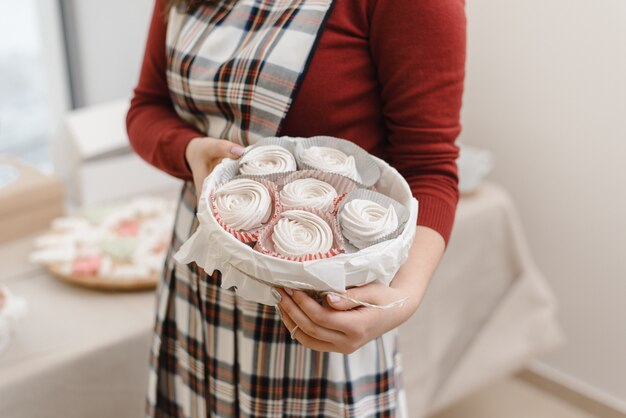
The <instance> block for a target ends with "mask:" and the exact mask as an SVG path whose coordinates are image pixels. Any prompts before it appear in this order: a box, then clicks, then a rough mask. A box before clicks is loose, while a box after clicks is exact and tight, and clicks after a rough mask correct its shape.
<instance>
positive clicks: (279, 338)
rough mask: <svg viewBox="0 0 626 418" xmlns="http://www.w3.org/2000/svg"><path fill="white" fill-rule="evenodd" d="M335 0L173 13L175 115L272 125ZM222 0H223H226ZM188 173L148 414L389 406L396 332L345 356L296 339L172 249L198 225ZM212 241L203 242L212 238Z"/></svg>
mask: <svg viewBox="0 0 626 418" xmlns="http://www.w3.org/2000/svg"><path fill="white" fill-rule="evenodd" d="M331 2H332V0H299V1H298V0H295V1H294V0H277V1H270V0H265V1H260V0H240V1H237V2H226V3H228V4H220V5H219V6H217V7H214V6H206V5H205V6H201V7H199V8H197V9H196V10H194V11H193V12H190V13H189V14H182V13H179V12H177V11H172V12H171V14H170V20H169V23H168V35H167V52H168V61H169V62H168V74H167V76H168V84H169V87H170V91H171V95H172V99H173V102H174V104H175V108H176V110H177V112H178V113H179V115H181V117H183V118H184V119H186V120H187V121H189V122H190V123H192V124H194V125H195V126H196V127H198V128H199V129H201V130H203V131H204V132H206V133H207V135H209V136H213V137H217V138H228V139H230V140H232V141H234V142H238V143H241V144H244V145H247V144H248V143H253V142H254V141H256V139H258V138H261V137H264V136H272V135H275V134H276V132H278V130H279V127H280V124H281V122H282V120H283V118H284V116H285V115H286V113H287V111H288V109H289V105H290V103H291V100H292V97H293V94H294V91H295V90H296V88H297V85H298V82H299V81H300V77H301V76H302V74H303V72H304V70H305V67H306V62H307V60H308V59H309V56H310V55H311V54H312V52H313V49H314V45H315V41H316V38H317V35H318V32H319V31H320V29H321V27H322V26H323V22H324V19H325V17H326V15H327V13H328V11H329V7H330V3H331ZM222 3H224V2H222ZM196 200H197V199H196V196H195V191H194V187H193V185H192V184H191V183H186V184H185V186H184V188H183V191H182V194H181V198H180V201H179V206H178V211H177V215H176V223H175V227H174V233H173V237H172V242H171V245H170V249H169V253H168V256H167V260H166V266H165V269H164V274H163V277H162V281H161V283H160V285H159V289H158V292H157V295H158V296H157V320H156V325H155V332H154V340H153V345H152V348H151V353H150V354H151V356H150V379H149V382H150V385H149V391H148V399H147V410H146V414H147V416H149V417H159V418H160V417H324V418H327V417H395V416H399V415H401V414H400V411H399V410H400V409H402V408H401V407H402V406H403V405H404V404H403V402H402V391H401V385H400V379H399V375H400V366H399V354H398V353H397V350H396V333H395V332H391V333H389V334H386V335H384V336H382V337H380V338H378V339H376V340H374V341H371V342H370V343H368V344H367V345H365V346H364V347H362V348H361V349H360V350H358V351H357V352H355V353H353V354H351V355H342V354H338V353H319V352H316V351H312V350H309V349H307V348H305V347H303V346H302V345H300V344H299V343H298V342H297V341H293V340H291V338H290V337H289V332H288V331H287V330H286V328H285V327H284V325H283V324H282V322H281V320H280V318H279V317H278V315H277V314H276V311H275V309H274V308H273V307H268V306H265V305H259V304H256V303H252V302H248V301H246V300H243V299H241V298H239V297H237V296H236V295H235V294H234V292H232V291H230V290H226V289H222V288H220V287H219V284H220V283H219V281H220V276H219V272H214V273H213V274H212V275H210V276H207V275H206V274H204V273H203V272H201V271H199V270H198V269H197V268H195V267H194V266H181V265H177V264H176V262H175V261H174V260H173V258H172V255H173V254H174V253H175V252H176V251H177V250H178V248H179V247H180V245H182V243H183V242H184V241H186V240H187V239H188V238H189V236H190V235H191V234H192V233H193V232H194V231H195V229H196V228H197V218H196V216H195V212H196ZM207 250H208V251H210V249H207Z"/></svg>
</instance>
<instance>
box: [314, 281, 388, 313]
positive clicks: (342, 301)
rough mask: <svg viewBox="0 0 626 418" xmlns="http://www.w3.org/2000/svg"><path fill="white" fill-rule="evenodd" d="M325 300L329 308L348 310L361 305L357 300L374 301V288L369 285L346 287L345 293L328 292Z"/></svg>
mask: <svg viewBox="0 0 626 418" xmlns="http://www.w3.org/2000/svg"><path fill="white" fill-rule="evenodd" d="M326 300H327V301H328V305H330V307H331V308H333V309H336V310H338V311H348V310H350V309H354V308H356V307H358V306H361V305H360V304H359V303H357V302H366V303H373V304H375V303H376V300H377V298H376V289H375V288H374V287H373V286H371V285H365V286H362V287H353V288H352V289H348V291H347V292H346V293H343V294H341V293H334V292H329V293H328V294H327V295H326Z"/></svg>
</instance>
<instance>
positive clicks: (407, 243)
mask: <svg viewBox="0 0 626 418" xmlns="http://www.w3.org/2000/svg"><path fill="white" fill-rule="evenodd" d="M317 143H322V144H323V145H324V146H325V147H335V146H336V148H337V149H341V150H343V151H344V152H345V153H346V154H349V155H353V154H356V158H355V159H354V160H355V161H352V163H353V165H354V166H355V167H356V169H357V170H358V171H354V173H357V174H358V175H352V180H351V181H354V183H355V184H356V190H352V191H350V192H348V193H344V194H341V196H339V198H338V199H337V200H336V205H335V206H334V208H333V209H332V210H329V211H328V213H327V214H328V215H330V214H331V213H332V216H331V217H333V218H334V215H336V214H337V212H338V210H340V208H341V207H342V205H341V201H342V200H343V199H345V200H346V201H347V200H350V196H351V195H353V194H356V195H357V196H356V197H359V196H361V195H365V196H370V195H371V196H374V199H375V198H376V196H375V195H381V196H380V199H383V200H385V199H387V200H389V201H391V200H393V201H394V205H395V206H396V208H397V212H398V215H399V218H400V223H399V226H398V228H397V230H396V233H395V234H392V235H390V236H389V237H386V239H383V240H380V242H378V241H375V242H374V243H373V244H372V245H369V246H366V247H365V248H361V249H358V248H355V247H353V246H351V245H350V243H349V242H346V243H345V245H344V242H343V241H345V240H344V239H343V237H342V236H335V237H334V239H333V245H332V247H333V250H332V251H329V252H327V253H324V254H322V253H319V254H316V255H310V256H307V257H283V256H281V255H280V254H276V253H274V252H272V251H264V247H265V246H264V245H262V244H264V243H267V242H268V241H267V239H268V237H271V235H272V234H274V233H277V232H276V231H277V230H276V229H271V228H273V227H275V226H276V224H277V222H278V220H277V218H280V217H281V215H282V214H284V213H286V211H285V210H284V208H282V207H281V205H280V204H278V205H277V206H276V207H275V209H274V211H273V216H272V219H270V220H269V221H268V222H267V224H265V225H266V226H267V228H265V229H263V228H261V230H260V232H258V233H257V234H256V235H255V236H254V237H253V238H249V237H248V238H249V239H248V240H247V242H243V240H242V239H241V236H240V235H238V234H236V233H233V231H228V228H227V227H226V226H225V225H224V222H223V221H222V219H221V217H220V216H219V213H218V212H217V211H216V210H215V194H216V191H218V192H219V190H220V187H221V186H222V185H224V184H226V183H228V182H229V181H232V180H233V179H237V178H254V177H255V176H254V175H247V174H242V173H240V172H239V161H238V160H231V159H225V160H223V161H222V162H221V163H220V164H219V165H218V166H217V167H216V168H215V169H214V170H213V172H212V173H211V175H209V176H208V177H207V178H206V179H205V181H204V184H203V187H202V193H201V196H200V199H199V202H198V218H199V227H198V229H197V230H196V232H195V233H194V234H193V235H192V236H191V237H190V238H189V240H187V241H186V242H185V243H184V244H183V246H182V247H181V248H180V250H179V251H178V253H177V254H176V255H175V259H176V260H177V261H178V262H179V263H182V264H188V263H192V262H195V263H196V264H197V265H198V266H200V267H201V268H203V269H204V270H205V271H207V272H212V271H214V270H219V271H220V272H221V274H222V283H221V286H222V287H223V288H234V290H235V291H236V293H237V294H238V295H239V296H241V297H243V298H245V299H247V300H250V301H254V302H257V303H263V304H266V305H274V303H275V301H274V299H273V297H272V293H271V288H272V287H273V286H277V287H288V288H293V289H302V290H308V291H314V292H334V293H337V294H342V293H345V291H346V289H347V288H349V287H353V286H361V285H364V284H367V283H370V282H372V281H375V280H378V281H381V282H383V283H385V284H388V283H389V282H390V281H391V280H392V279H393V277H394V276H395V274H396V272H397V271H398V269H399V268H400V266H401V265H402V264H403V263H404V261H406V258H407V256H408V252H409V249H410V247H411V245H412V243H413V238H414V236H415V230H416V223H417V213H418V202H417V200H416V199H415V198H414V197H413V195H412V193H411V190H410V188H409V185H408V183H407V182H406V180H405V179H404V178H403V177H402V176H401V175H400V174H399V173H398V171H397V170H396V169H394V168H393V167H391V166H390V165H389V164H387V163H386V162H385V161H383V160H381V159H379V158H376V157H374V156H371V155H369V154H367V153H366V152H365V151H364V150H362V149H360V148H358V147H357V148H358V152H356V153H352V151H351V150H350V149H347V148H346V145H348V144H346V143H347V141H344V140H340V139H336V138H331V137H315V138H290V137H281V138H267V139H264V140H261V141H259V142H258V143H257V144H255V145H252V146H250V147H248V148H247V149H246V154H247V153H248V152H249V151H250V150H252V149H254V147H255V146H259V145H264V144H285V148H286V149H291V150H295V155H296V156H298V157H299V156H300V155H302V147H304V146H307V144H312V145H316V144H317ZM349 146H350V147H353V148H354V147H356V145H354V144H349ZM358 154H361V155H358ZM364 154H366V155H364ZM242 158H245V154H244V157H242ZM280 158H281V159H282V156H281V157H280ZM244 161H246V160H244ZM301 161H302V159H300V158H298V171H294V170H293V165H292V164H287V165H284V164H282V163H281V164H282V166H284V167H286V168H285V170H286V171H285V172H282V173H275V174H272V175H269V176H266V178H265V179H264V180H268V179H269V180H273V181H274V182H275V183H276V184H278V185H279V189H280V188H282V187H283V186H284V180H285V179H287V182H288V181H290V179H293V178H298V177H299V176H298V174H299V173H301V171H302V170H311V169H312V168H315V167H312V166H311V164H301ZM312 161H313V160H312ZM246 163H247V161H246ZM313 163H315V161H313ZM344 176H346V178H347V177H348V176H350V174H349V173H344ZM320 178H324V176H323V175H322V176H321V177H320ZM335 184H336V183H335ZM336 188H337V187H336ZM340 190H342V191H347V190H350V189H340ZM274 194H277V193H275V192H274ZM273 199H276V196H273ZM344 203H345V202H344ZM298 211H300V212H303V211H304V212H306V211H309V212H312V213H318V212H317V210H316V209H309V208H297V210H296V212H298ZM301 214H302V213H301ZM250 215H251V216H252V215H253V214H250ZM304 215H307V214H304ZM309 215H310V214H309ZM307 216H308V215H307ZM322 217H323V218H325V219H327V220H328V216H326V215H322ZM329 224H332V220H329ZM331 226H333V225H331ZM331 229H332V230H335V231H336V230H337V229H339V228H338V225H334V226H333V228H331ZM279 232H280V231H279ZM253 240H256V241H259V242H257V243H256V245H253V244H252V243H251V242H250V241H253ZM337 248H339V250H337Z"/></svg>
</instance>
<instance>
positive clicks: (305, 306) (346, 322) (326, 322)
mask: <svg viewBox="0 0 626 418" xmlns="http://www.w3.org/2000/svg"><path fill="white" fill-rule="evenodd" d="M291 298H292V300H293V301H294V302H295V303H296V304H297V305H298V307H299V308H300V309H301V310H302V311H303V312H304V314H305V315H306V316H307V317H309V318H310V319H311V320H312V321H313V322H314V323H317V324H319V325H321V326H323V327H325V328H328V329H332V330H334V331H338V332H340V333H342V334H348V333H349V332H350V330H351V322H352V321H354V316H353V315H350V314H349V313H348V312H340V311H337V310H336V309H332V308H328V307H326V306H322V305H320V304H319V303H318V302H317V301H315V300H314V299H313V298H311V297H310V296H309V295H307V294H306V293H305V292H302V291H298V290H294V291H293V296H292V297H291Z"/></svg>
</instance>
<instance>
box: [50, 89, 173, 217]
mask: <svg viewBox="0 0 626 418" xmlns="http://www.w3.org/2000/svg"><path fill="white" fill-rule="evenodd" d="M128 107H129V102H128V100H121V101H116V102H111V103H107V104H103V105H97V106H92V107H87V108H82V109H78V110H75V111H72V112H69V113H68V114H67V115H66V117H65V119H64V121H63V122H64V123H63V127H62V129H61V132H60V134H59V135H58V137H57V138H56V140H55V143H54V147H53V149H54V166H55V172H56V173H58V174H59V175H60V176H61V178H62V179H63V180H64V182H65V183H66V185H67V187H68V193H69V196H70V199H71V202H72V203H74V204H76V205H93V204H97V203H101V202H106V201H111V200H118V199H121V198H125V197H130V196H134V195H137V194H142V193H148V194H150V193H161V192H167V191H172V190H175V189H177V188H179V187H180V184H181V183H180V181H179V180H177V179H175V178H173V177H171V176H169V175H167V174H165V173H163V172H162V171H159V170H158V169H156V168H154V167H152V166H151V165H149V164H148V163H146V162H145V161H143V160H142V159H141V158H140V157H139V156H137V154H135V153H134V152H133V150H132V149H131V148H130V144H129V142H128V136H127V134H126V112H127V111H128Z"/></svg>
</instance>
